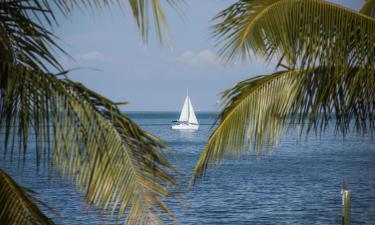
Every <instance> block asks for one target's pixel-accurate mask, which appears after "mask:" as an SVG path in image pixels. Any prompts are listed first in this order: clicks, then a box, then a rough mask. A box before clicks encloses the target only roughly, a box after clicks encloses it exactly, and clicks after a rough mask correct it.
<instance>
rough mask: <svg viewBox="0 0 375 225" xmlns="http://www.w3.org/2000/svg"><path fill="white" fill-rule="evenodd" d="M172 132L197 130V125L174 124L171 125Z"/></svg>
mask: <svg viewBox="0 0 375 225" xmlns="http://www.w3.org/2000/svg"><path fill="white" fill-rule="evenodd" d="M172 129H173V130H198V129H199V125H198V124H175V125H172Z"/></svg>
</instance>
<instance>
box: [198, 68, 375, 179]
mask: <svg viewBox="0 0 375 225" xmlns="http://www.w3.org/2000/svg"><path fill="white" fill-rule="evenodd" d="M336 70H339V71H342V70H341V69H337V68H328V67H318V68H313V69H306V70H291V71H282V72H276V73H274V74H271V75H267V76H259V77H255V78H251V79H248V80H245V81H242V82H239V83H238V84H237V85H235V86H234V87H233V88H231V89H229V90H227V91H226V92H225V93H224V95H223V110H222V112H221V113H220V115H219V116H218V120H219V123H218V125H217V127H216V129H215V131H214V132H213V133H212V135H211V136H210V139H209V142H208V144H207V145H206V147H205V149H204V151H203V153H202V154H201V157H200V159H199V161H198V163H197V165H196V168H195V170H194V173H193V180H192V182H194V181H195V180H196V179H198V178H199V177H201V176H203V175H204V174H205V172H206V170H207V168H209V167H213V166H215V165H217V164H218V163H220V162H221V161H222V160H223V157H224V156H225V155H231V156H233V155H234V156H237V157H241V156H242V154H243V153H244V152H246V151H247V152H249V153H250V152H251V151H252V150H255V151H256V153H257V155H258V156H261V154H262V150H263V148H264V147H266V148H267V149H271V148H272V147H274V146H276V145H277V143H278V141H279V140H280V137H281V136H282V134H283V132H284V131H285V129H286V128H287V127H288V124H291V125H294V124H298V126H299V130H300V132H301V133H302V132H303V131H306V132H307V133H308V132H309V131H310V130H311V129H314V130H315V131H316V132H323V131H324V129H325V128H326V127H327V126H328V125H329V121H333V123H334V124H335V127H336V131H337V132H340V133H342V134H346V132H348V131H349V130H350V129H351V128H353V129H355V131H357V132H359V133H361V134H363V133H365V132H373V131H374V130H375V92H374V91H373V90H374V88H375V70H374V69H370V70H367V71H365V70H363V69H358V68H353V69H352V70H350V72H348V73H347V74H341V75H338V73H337V72H336ZM305 124H306V125H305ZM295 126H297V125H295Z"/></svg>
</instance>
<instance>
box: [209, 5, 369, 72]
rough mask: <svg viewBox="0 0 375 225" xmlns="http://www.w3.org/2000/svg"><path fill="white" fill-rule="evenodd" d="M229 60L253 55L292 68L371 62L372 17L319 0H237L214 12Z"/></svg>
mask: <svg viewBox="0 0 375 225" xmlns="http://www.w3.org/2000/svg"><path fill="white" fill-rule="evenodd" d="M216 21H218V22H217V25H216V26H215V27H214V31H213V35H214V36H216V37H217V38H218V44H219V45H221V46H222V48H221V50H220V53H221V55H222V56H223V57H224V58H225V59H226V60H227V61H232V60H235V59H236V58H237V57H242V58H243V59H247V58H248V57H250V56H251V55H252V54H254V55H256V56H261V57H264V58H266V59H267V60H270V59H272V58H276V59H277V60H282V59H284V60H285V61H286V63H287V64H288V65H289V66H290V67H291V68H296V67H300V68H303V67H304V68H311V67H315V66H319V65H320V66H327V67H334V66H336V67H338V68H344V65H347V67H366V68H368V67H369V66H370V67H373V66H374V65H375V56H374V54H373V52H374V44H373V43H374V41H375V35H373V34H374V30H375V20H374V19H373V18H371V17H368V16H365V15H363V14H361V13H358V12H355V11H353V10H351V9H347V8H344V7H342V6H339V5H336V4H333V3H328V2H325V1H319V0H278V1H277V0H275V1H271V0H269V1H245V0H242V1H239V2H237V3H235V4H234V5H232V6H231V7H229V8H228V9H226V10H224V11H222V12H221V13H220V14H218V16H216Z"/></svg>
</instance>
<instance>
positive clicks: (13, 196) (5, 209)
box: [0, 170, 54, 225]
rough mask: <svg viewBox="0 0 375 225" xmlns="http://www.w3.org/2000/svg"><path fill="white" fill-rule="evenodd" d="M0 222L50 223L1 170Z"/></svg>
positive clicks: (23, 223) (23, 224) (16, 223)
mask: <svg viewBox="0 0 375 225" xmlns="http://www.w3.org/2000/svg"><path fill="white" fill-rule="evenodd" d="M0 224H13V225H28V224H30V225H52V224H54V223H53V222H52V220H50V219H49V218H48V217H46V216H45V215H44V214H43V213H42V212H41V211H40V210H39V208H38V206H37V205H36V204H35V203H33V201H32V197H31V196H30V195H29V194H28V193H27V191H25V189H24V188H21V187H20V186H19V185H18V184H17V183H16V182H15V181H14V180H12V178H11V177H9V176H8V175H7V174H6V173H5V172H4V171H3V170H0Z"/></svg>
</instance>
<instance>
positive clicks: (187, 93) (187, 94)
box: [186, 88, 190, 122]
mask: <svg viewBox="0 0 375 225" xmlns="http://www.w3.org/2000/svg"><path fill="white" fill-rule="evenodd" d="M186 96H187V97H188V122H189V118H190V98H189V88H186Z"/></svg>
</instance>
